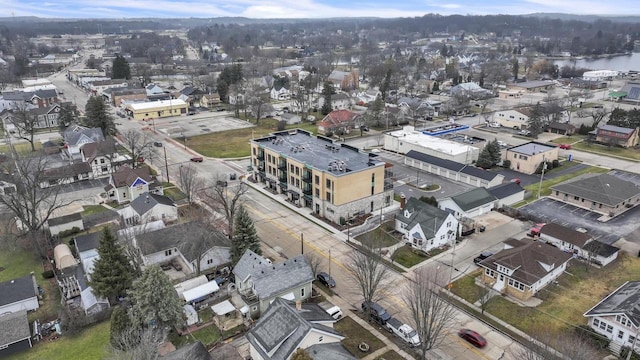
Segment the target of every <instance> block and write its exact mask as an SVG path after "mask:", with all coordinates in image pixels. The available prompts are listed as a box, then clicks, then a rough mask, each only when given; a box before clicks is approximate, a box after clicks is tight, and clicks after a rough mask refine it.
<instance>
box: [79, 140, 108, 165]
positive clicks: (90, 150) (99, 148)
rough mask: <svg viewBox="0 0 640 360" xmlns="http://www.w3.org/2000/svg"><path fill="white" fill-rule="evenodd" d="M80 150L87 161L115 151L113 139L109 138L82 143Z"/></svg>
mask: <svg viewBox="0 0 640 360" xmlns="http://www.w3.org/2000/svg"><path fill="white" fill-rule="evenodd" d="M80 151H82V152H83V153H84V156H85V157H86V158H87V160H88V162H92V161H93V160H94V159H95V158H96V157H98V156H104V155H111V154H114V153H116V152H117V150H116V142H115V140H113V139H111V138H109V139H106V140H104V141H97V142H92V143H88V144H84V145H82V147H81V148H80Z"/></svg>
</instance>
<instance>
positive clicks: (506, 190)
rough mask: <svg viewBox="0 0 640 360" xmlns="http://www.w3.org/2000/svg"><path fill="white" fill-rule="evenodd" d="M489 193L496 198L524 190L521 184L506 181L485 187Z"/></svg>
mask: <svg viewBox="0 0 640 360" xmlns="http://www.w3.org/2000/svg"><path fill="white" fill-rule="evenodd" d="M487 191H489V192H490V193H491V195H493V196H495V197H496V198H497V199H504V198H506V197H508V196H511V195H513V194H517V193H519V192H522V191H524V189H523V188H522V186H520V184H518V183H516V182H512V181H510V182H507V183H504V184H500V185H496V186H493V187H490V188H488V189H487Z"/></svg>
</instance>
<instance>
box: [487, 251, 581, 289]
mask: <svg viewBox="0 0 640 360" xmlns="http://www.w3.org/2000/svg"><path fill="white" fill-rule="evenodd" d="M572 257H573V256H572V254H568V253H566V252H564V251H562V250H560V249H558V248H557V247H555V246H552V245H549V244H545V243H543V242H540V241H532V240H528V239H522V240H520V241H514V240H512V241H510V243H509V246H508V247H505V249H504V250H502V251H500V252H498V253H497V254H494V255H492V256H490V257H488V258H486V259H484V260H482V261H481V262H479V263H478V266H479V267H480V268H482V269H483V273H482V277H481V279H482V281H483V282H484V283H485V284H487V285H488V286H491V287H492V288H493V289H494V290H495V291H497V292H499V293H500V294H506V295H509V296H513V297H514V298H517V299H520V300H524V301H526V300H528V299H530V298H531V297H533V296H534V295H535V294H536V293H537V292H538V291H540V290H542V289H543V288H544V287H545V286H547V285H549V284H550V283H551V282H552V281H554V280H555V279H557V278H558V277H559V276H560V275H562V273H563V272H564V271H565V269H566V268H567V264H568V263H569V261H570V260H571V259H572Z"/></svg>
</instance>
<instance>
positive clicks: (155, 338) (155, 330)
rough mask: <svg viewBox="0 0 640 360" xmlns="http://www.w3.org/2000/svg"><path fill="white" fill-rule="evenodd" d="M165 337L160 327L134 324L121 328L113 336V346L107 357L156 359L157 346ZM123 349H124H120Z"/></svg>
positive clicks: (127, 359)
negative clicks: (141, 327) (141, 326)
mask: <svg viewBox="0 0 640 360" xmlns="http://www.w3.org/2000/svg"><path fill="white" fill-rule="evenodd" d="M165 339H166V333H165V331H164V330H163V329H162V327H157V326H156V327H147V328H144V329H140V328H138V327H135V326H131V327H128V328H126V329H124V330H122V331H121V332H120V333H119V334H117V335H115V336H114V337H113V340H112V341H113V342H114V343H115V346H114V345H112V346H111V351H110V354H109V356H108V357H107V359H109V360H156V359H157V358H158V347H159V346H160V344H161V343H163V342H164V340H165ZM121 349H124V350H121Z"/></svg>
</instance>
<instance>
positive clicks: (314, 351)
mask: <svg viewBox="0 0 640 360" xmlns="http://www.w3.org/2000/svg"><path fill="white" fill-rule="evenodd" d="M306 350H307V354H309V356H311V358H312V359H313V360H356V359H357V358H356V357H354V356H353V355H351V353H350V352H348V351H347V349H345V348H344V346H342V344H341V343H328V344H315V345H311V346H309V347H308V348H307V349H306Z"/></svg>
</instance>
